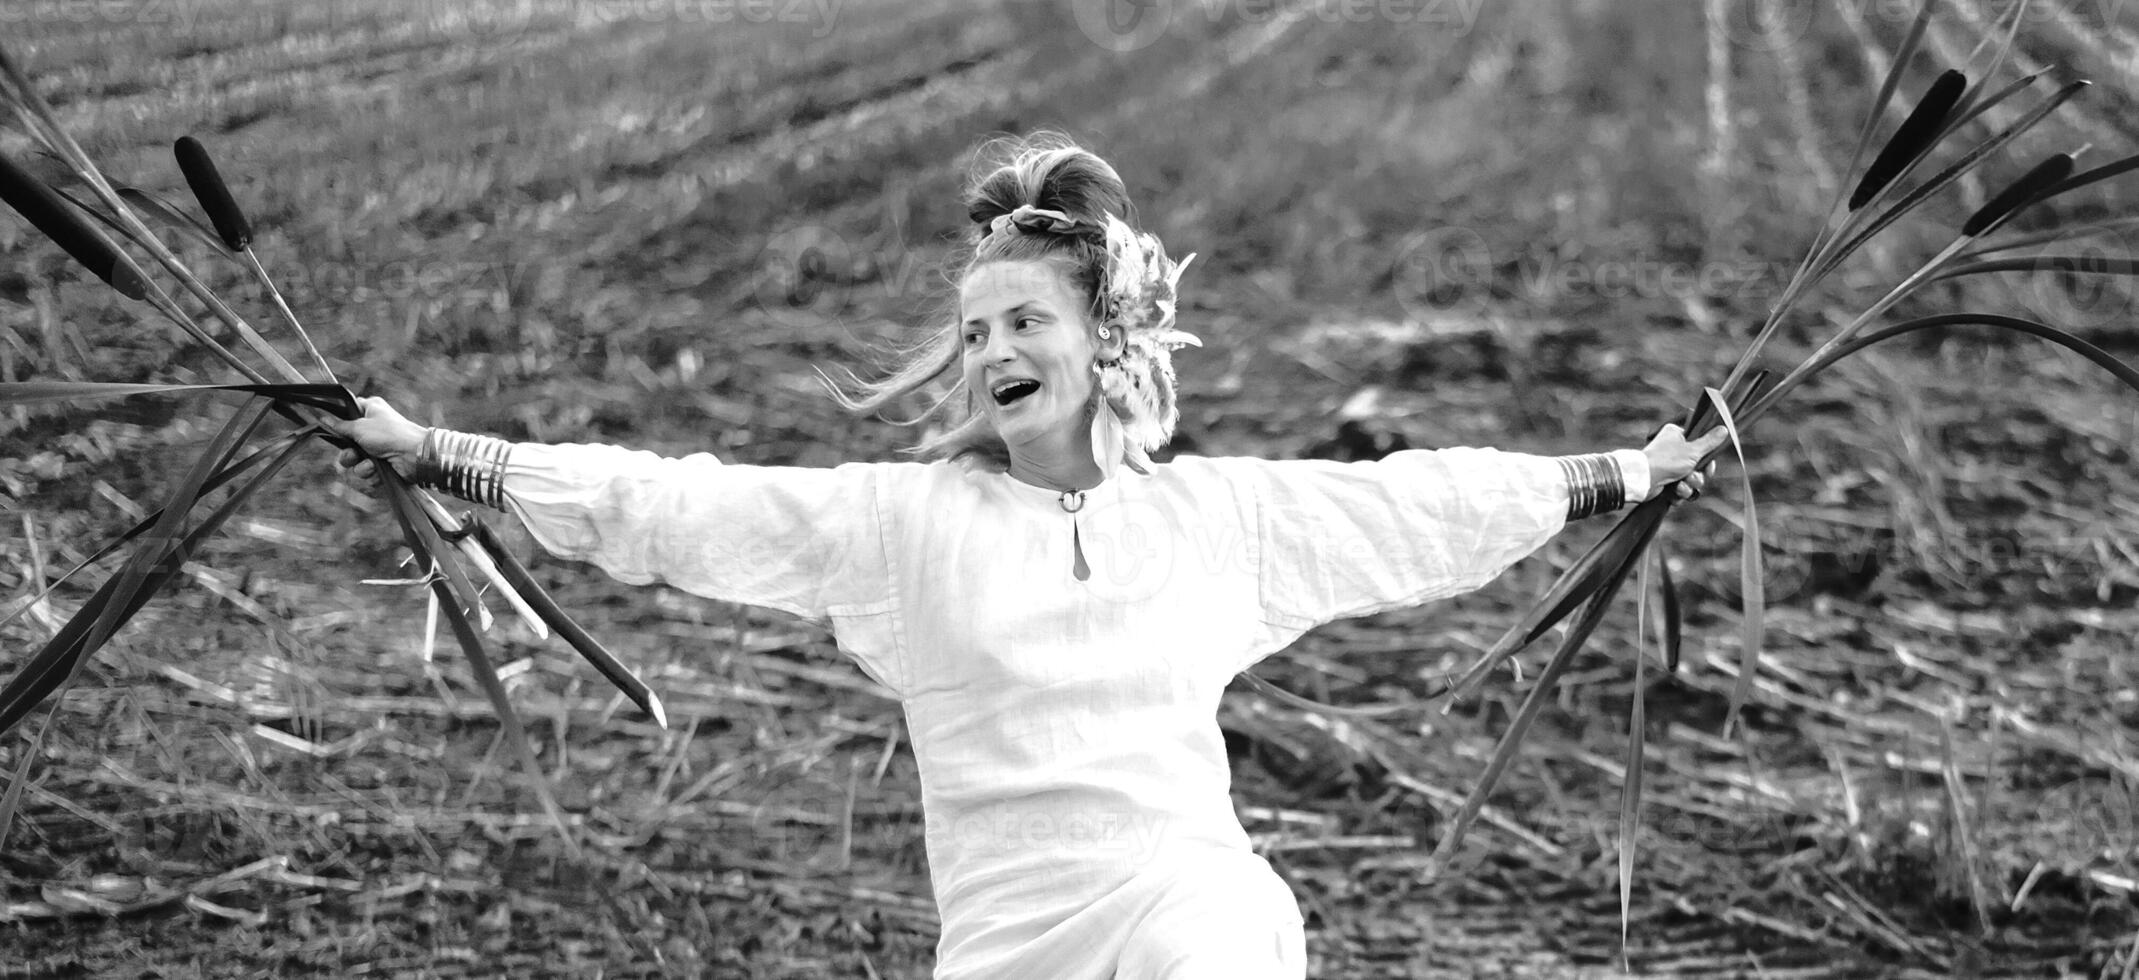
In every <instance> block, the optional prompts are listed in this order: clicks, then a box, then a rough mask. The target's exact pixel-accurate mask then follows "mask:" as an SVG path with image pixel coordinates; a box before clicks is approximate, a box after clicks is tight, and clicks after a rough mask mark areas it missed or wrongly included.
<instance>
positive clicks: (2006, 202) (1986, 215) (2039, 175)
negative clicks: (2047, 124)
mask: <svg viewBox="0 0 2139 980" xmlns="http://www.w3.org/2000/svg"><path fill="white" fill-rule="evenodd" d="M2072 166H2073V159H2072V154H2070V153H2053V154H2051V155H2050V158H2049V159H2047V160H2044V161H2043V162H2041V163H2038V164H2036V165H2035V169H2033V170H2030V171H2028V172H2027V173H2026V174H2023V175H2022V176H2021V178H2020V179H2019V180H2016V181H2013V182H2012V183H2011V184H2008V185H2006V188H2005V189H2004V190H2002V191H1999V192H1998V196H1996V197H1993V198H1991V199H1990V202H1989V203H1987V204H1985V205H1983V206H1982V207H1981V208H1978V209H1976V213H1974V214H1972V215H1969V216H1968V221H1967V223H1965V224H1963V225H1961V234H1963V235H1966V236H1969V237H1971V238H1972V237H1974V236H1976V235H1980V234H1983V233H1984V232H1986V231H1989V230H1991V229H1992V228H1995V227H1997V226H1998V225H2001V224H2004V223H2005V219H2007V218H2010V217H2012V216H2013V212H2015V211H2018V210H2020V209H2021V208H2024V207H2027V206H2028V205H2030V204H2033V203H2035V201H2036V200H2038V199H2039V198H2040V197H2042V196H2043V195H2044V192H2045V191H2048V190H2049V189H2051V188H2052V187H2055V186H2057V185H2058V184H2060V183H2062V182H2064V179H2065V178H2067V177H2070V176H2072Z"/></svg>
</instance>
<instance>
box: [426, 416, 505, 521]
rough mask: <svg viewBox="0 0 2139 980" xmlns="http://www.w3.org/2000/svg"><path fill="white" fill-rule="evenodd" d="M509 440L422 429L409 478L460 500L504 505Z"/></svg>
mask: <svg viewBox="0 0 2139 980" xmlns="http://www.w3.org/2000/svg"><path fill="white" fill-rule="evenodd" d="M511 455H512V443H510V442H507V441H505V440H503V439H497V438H493V437H491V436H479V435H475V434H473V433H468V432H455V431H453V430H451V429H437V428H433V429H425V430H424V432H423V444H422V445H421V446H420V447H418V448H417V450H416V465H415V467H414V472H411V473H410V474H409V480H410V481H411V482H413V483H416V484H418V485H421V486H426V487H430V488H432V489H434V490H443V491H445V492H447V493H450V494H452V495H453V496H456V497H459V498H460V499H462V500H466V501H471V502H473V503H478V504H482V505H484V506H487V507H496V508H498V509H500V510H503V509H504V508H505V461H506V459H507V458H508V457H509V456H511Z"/></svg>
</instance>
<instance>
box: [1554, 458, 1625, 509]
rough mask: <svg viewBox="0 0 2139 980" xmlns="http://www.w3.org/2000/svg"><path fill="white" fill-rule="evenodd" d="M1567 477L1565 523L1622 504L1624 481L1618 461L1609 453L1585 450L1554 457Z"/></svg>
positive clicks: (1623, 501) (1616, 507)
mask: <svg viewBox="0 0 2139 980" xmlns="http://www.w3.org/2000/svg"><path fill="white" fill-rule="evenodd" d="M1555 458H1556V459H1557V460H1558V461H1559V464H1560V472H1561V473H1563V474H1565V475H1566V477H1567V520H1568V522H1569V523H1573V522H1575V521H1579V520H1581V519H1583V518H1585V517H1591V516H1594V515H1597V514H1609V513H1611V512H1612V511H1615V510H1618V509H1619V508H1620V505H1622V504H1624V503H1626V496H1627V490H1626V480H1625V478H1624V477H1623V475H1622V474H1621V473H1620V471H1619V460H1617V459H1615V458H1613V456H1612V455H1611V454H1610V453H1585V454H1583V455H1580V456H1559V457H1555Z"/></svg>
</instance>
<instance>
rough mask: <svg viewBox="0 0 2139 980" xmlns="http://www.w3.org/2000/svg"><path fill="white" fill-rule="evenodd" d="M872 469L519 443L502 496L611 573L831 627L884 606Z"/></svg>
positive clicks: (553, 547)
mask: <svg viewBox="0 0 2139 980" xmlns="http://www.w3.org/2000/svg"><path fill="white" fill-rule="evenodd" d="M884 465H886V464H873V463H847V464H844V465H841V466H837V467H831V468H817V467H790V466H746V465H729V464H725V463H722V462H721V461H720V460H718V459H716V458H714V457H713V456H712V455H711V454H709V453H694V454H691V455H689V456H684V457H681V458H668V457H663V456H660V455H657V454H655V453H651V452H645V451H639V450H630V449H624V448H622V447H618V446H602V445H555V446H551V445H542V444H538V443H521V444H518V445H516V446H514V447H513V452H512V457H511V462H510V465H509V467H508V469H507V471H506V475H505V496H506V500H507V508H508V509H509V510H511V511H512V512H514V513H515V514H516V515H518V516H519V517H520V519H521V520H522V521H523V522H524V523H525V524H526V525H527V529H528V530H529V531H530V532H532V533H533V534H534V537H535V540H536V541H537V542H538V543H540V544H541V545H542V547H543V548H544V549H546V550H548V551H549V552H550V553H552V554H555V555H558V556H560V557H564V558H572V559H577V560H581V561H589V562H592V563H594V564H595V565H597V566H599V567H600V568H601V569H602V570H603V571H606V572H608V573H609V574H610V575H611V576H613V577H615V578H616V579H618V580H619V581H623V582H627V583H630V584H633V585H643V584H646V583H649V582H653V581H656V580H658V581H663V582H666V583H668V584H670V585H673V586H675V587H676V588H679V589H682V590H684V591H686V592H691V593H694V594H697V595H701V596H706V597H708V598H713V599H722V600H727V601H730V602H739V603H743V604H746V605H753V606H764V607H767V608H771V609H777V610H780V611H782V612H786V613H790V614H793V615H796V616H800V617H802V618H803V619H806V620H809V621H811V622H814V623H817V624H819V625H826V626H829V625H831V621H832V617H833V616H835V615H859V614H862V613H866V612H873V611H876V610H878V609H880V608H883V607H885V606H886V605H887V602H886V599H887V592H888V589H889V585H888V582H887V572H886V560H885V554H884V546H883V534H882V533H881V531H880V521H879V518H878V507H877V492H876V491H877V483H878V480H879V478H880V476H881V475H882V467H883V466H884Z"/></svg>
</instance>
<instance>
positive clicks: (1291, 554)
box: [1246, 447, 1649, 632]
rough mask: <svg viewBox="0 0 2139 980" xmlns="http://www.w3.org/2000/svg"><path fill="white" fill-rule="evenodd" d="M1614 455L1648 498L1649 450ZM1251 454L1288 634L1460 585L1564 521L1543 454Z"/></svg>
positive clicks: (1499, 567)
mask: <svg viewBox="0 0 2139 980" xmlns="http://www.w3.org/2000/svg"><path fill="white" fill-rule="evenodd" d="M1614 456H1615V458H1616V459H1618V461H1619V464H1620V468H1621V471H1622V473H1623V475H1624V479H1625V483H1626V494H1627V500H1628V501H1629V502H1634V501H1639V500H1641V499H1642V498H1643V497H1646V496H1647V495H1648V491H1649V467H1648V458H1647V457H1646V456H1645V455H1643V454H1642V452H1641V451H1640V450H1635V449H1626V450H1619V451H1617V452H1615V453H1614ZM1254 462H1255V463H1256V464H1258V465H1253V466H1251V467H1250V468H1249V469H1248V470H1247V471H1246V478H1247V479H1248V480H1249V482H1250V488H1251V492H1252V493H1253V495H1254V498H1255V501H1256V513H1257V518H1256V523H1257V527H1256V531H1255V533H1256V534H1257V536H1258V538H1259V539H1260V542H1261V549H1260V551H1261V556H1262V557H1261V566H1262V567H1261V573H1260V574H1261V581H1260V586H1259V587H1260V589H1261V592H1262V604H1263V609H1264V616H1265V618H1266V620H1267V621H1268V623H1269V625H1271V626H1273V627H1276V628H1279V629H1282V630H1285V631H1287V632H1293V631H1305V630H1307V629H1309V628H1311V627H1313V626H1315V625H1318V624H1321V623H1326V622H1329V621H1331V620H1335V619H1343V618H1347V617H1351V616H1363V615H1367V614H1369V613H1375V612H1381V611H1383V610H1388V609H1396V608H1401V607H1404V606H1412V605H1417V604H1419V603H1423V602H1428V601H1431V600H1434V599H1440V598H1446V597H1448V596H1453V595H1459V594H1461V593H1464V592H1469V591H1471V590H1473V589H1476V588H1478V587H1480V586H1482V585H1484V584H1486V583H1487V582H1489V581H1492V580H1493V579H1494V578H1495V577H1497V576H1498V575H1499V574H1500V573H1501V572H1502V571H1504V570H1506V569H1507V567H1508V566H1510V565H1512V564H1514V563H1515V562H1516V561H1518V560H1520V559H1521V558H1523V557H1524V556H1525V555H1528V554H1530V553H1531V552H1532V551H1535V550H1536V549H1537V548H1538V546H1540V545H1542V544H1544V543H1545V541H1547V540H1548V539H1550V538H1551V537H1552V536H1553V535H1554V534H1556V533H1558V532H1559V531H1560V529H1561V528H1562V527H1563V526H1564V524H1565V522H1566V518H1567V503H1568V493H1569V490H1568V485H1567V480H1566V478H1565V476H1564V475H1563V474H1562V473H1561V470H1560V466H1559V464H1558V463H1557V462H1555V461H1554V460H1553V458H1552V457H1549V456H1533V455H1528V454H1524V453H1512V452H1503V451H1500V450H1495V449H1479V448H1468V447H1463V448H1452V449H1437V450H1425V449H1414V450H1404V451H1401V452H1397V453H1392V454H1390V455H1389V456H1387V457H1385V458H1383V459H1380V460H1375V461H1369V462H1356V463H1338V462H1326V461H1321V460H1286V461H1254Z"/></svg>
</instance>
